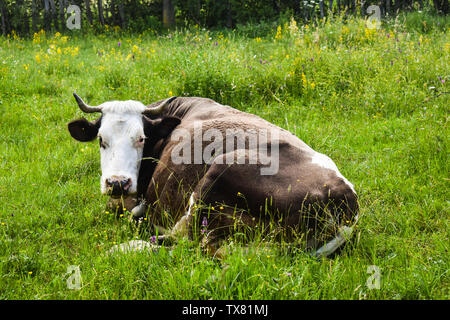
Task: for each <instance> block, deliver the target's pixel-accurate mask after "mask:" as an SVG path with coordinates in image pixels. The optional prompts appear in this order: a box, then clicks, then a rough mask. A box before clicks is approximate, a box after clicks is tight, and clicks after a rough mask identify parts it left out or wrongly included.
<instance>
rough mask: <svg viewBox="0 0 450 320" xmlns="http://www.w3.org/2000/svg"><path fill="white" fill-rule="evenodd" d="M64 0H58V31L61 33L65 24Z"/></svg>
mask: <svg viewBox="0 0 450 320" xmlns="http://www.w3.org/2000/svg"><path fill="white" fill-rule="evenodd" d="M33 1H34V0H33ZM64 9H65V6H64V0H59V30H60V31H62V30H63V29H64V26H65V25H66V24H65V19H64V18H65V15H64Z"/></svg>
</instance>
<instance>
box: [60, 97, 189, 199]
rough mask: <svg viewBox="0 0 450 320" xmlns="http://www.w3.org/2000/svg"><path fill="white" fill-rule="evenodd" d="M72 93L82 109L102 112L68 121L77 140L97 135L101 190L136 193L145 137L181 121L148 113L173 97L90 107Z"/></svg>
mask: <svg viewBox="0 0 450 320" xmlns="http://www.w3.org/2000/svg"><path fill="white" fill-rule="evenodd" d="M74 96H75V99H76V101H77V103H78V106H79V107H80V109H81V110H82V111H84V112H86V113H93V112H101V113H102V116H101V117H100V118H99V119H97V120H95V121H93V122H89V121H87V120H86V119H79V120H75V121H72V122H70V123H69V124H68V129H69V132H70V134H71V135H72V137H73V138H75V139H76V140H78V141H82V142H86V141H92V140H94V139H95V138H96V137H98V139H99V142H100V156H101V169H102V176H101V179H100V188H101V192H102V194H108V195H111V196H121V195H131V194H135V193H136V192H137V184H138V174H139V168H140V165H141V160H142V156H143V151H144V145H145V143H146V140H149V139H150V140H153V141H156V140H158V139H161V138H164V137H166V136H167V135H168V134H170V132H171V131H172V130H173V128H174V127H176V126H177V125H178V124H179V123H180V120H179V119H178V118H174V117H159V118H157V119H155V120H152V119H150V118H149V117H147V116H157V115H160V114H161V113H162V111H163V109H164V108H165V107H166V106H167V105H168V104H169V103H170V102H171V101H172V100H173V99H174V97H172V98H169V99H166V100H164V101H162V102H161V103H159V104H158V105H156V106H153V105H152V106H150V107H146V106H145V105H144V104H142V103H141V102H138V101H133V100H128V101H110V102H105V103H103V104H101V105H99V106H96V107H92V106H88V105H87V104H86V103H85V102H84V101H83V100H82V99H81V98H80V97H79V96H78V95H77V94H75V93H74Z"/></svg>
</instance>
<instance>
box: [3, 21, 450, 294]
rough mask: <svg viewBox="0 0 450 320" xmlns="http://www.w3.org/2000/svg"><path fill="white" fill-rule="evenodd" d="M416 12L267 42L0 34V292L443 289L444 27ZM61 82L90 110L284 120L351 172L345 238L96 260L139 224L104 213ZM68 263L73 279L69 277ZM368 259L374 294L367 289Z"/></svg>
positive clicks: (191, 35) (290, 29)
mask: <svg viewBox="0 0 450 320" xmlns="http://www.w3.org/2000/svg"><path fill="white" fill-rule="evenodd" d="M420 19H421V17H420V15H418V14H417V13H414V14H413V15H411V16H410V17H409V16H406V18H405V17H404V18H399V19H397V21H392V22H390V23H386V24H384V25H383V27H382V28H381V29H379V30H375V31H371V30H369V29H366V28H365V27H364V22H363V21H362V20H359V19H356V18H355V19H353V18H351V19H350V20H348V21H346V22H344V21H342V19H336V20H334V21H328V22H323V23H320V24H319V25H318V26H311V25H310V26H308V27H307V28H306V27H302V26H295V25H294V24H293V23H292V22H291V23H290V24H289V23H288V24H286V25H284V26H281V27H282V28H281V34H279V35H278V36H277V31H276V30H275V29H274V30H273V31H272V32H269V33H267V34H266V35H265V36H263V37H261V38H253V37H252V36H251V34H252V32H253V31H252V29H251V28H249V27H247V29H248V30H247V29H245V30H236V31H233V32H207V31H204V30H198V29H196V28H193V29H191V30H187V31H182V32H181V31H177V32H172V33H171V34H170V35H169V34H166V35H161V36H156V35H155V34H154V33H151V32H148V33H144V34H140V35H130V34H126V33H121V32H120V31H118V32H114V31H108V32H105V33H104V34H99V35H97V36H95V35H92V34H90V33H89V32H87V33H86V34H85V33H80V32H78V33H74V34H70V35H68V38H67V39H65V38H62V36H61V35H49V34H47V35H45V34H42V33H41V34H40V35H36V36H35V38H34V41H33V39H18V38H14V37H11V38H0V124H1V125H0V143H1V152H0V158H1V159H0V160H1V161H0V199H1V204H0V298H1V299H210V298H212V299H449V298H450V295H449V287H450V279H449V253H448V249H449V248H448V246H449V192H448V190H449V176H448V174H449V172H450V170H449V162H448V157H449V150H448V142H449V139H448V137H449V129H448V115H449V111H450V110H449V104H448V95H447V94H443V95H441V96H439V97H434V98H431V99H429V100H427V101H426V99H428V98H430V97H432V96H433V95H435V94H436V93H439V92H446V91H449V87H448V83H449V81H450V78H449V69H448V65H449V53H450V43H449V38H448V35H447V31H448V30H449V23H448V18H444V19H443V18H440V19H439V20H438V21H439V24H436V25H435V26H433V21H434V20H433V18H432V17H429V16H426V17H424V18H423V19H424V20H426V21H427V27H426V28H425V29H424V28H421V27H420V23H418V21H421V20H420ZM422 26H423V24H422ZM119 41H120V42H121V45H120V47H119V45H118V42H119ZM52 46H53V47H52ZM77 48H78V49H77ZM133 55H134V57H133ZM442 80H443V81H442ZM430 87H434V88H435V89H430ZM73 91H76V92H77V93H78V94H79V95H80V96H82V97H83V98H84V99H85V100H86V101H87V102H88V103H91V104H99V103H101V102H104V101H108V100H113V99H124V100H125V99H135V100H140V101H143V102H144V103H150V102H153V101H155V100H158V99H162V98H164V97H167V96H170V95H179V96H188V95H197V96H204V97H210V98H213V99H215V100H217V101H218V102H221V103H224V104H229V105H231V106H233V107H235V108H238V109H240V110H244V111H248V112H251V113H254V114H257V115H259V116H261V117H263V118H265V119H267V120H269V121H271V122H273V123H275V124H277V125H279V126H281V127H283V128H286V129H288V130H290V131H291V132H293V133H295V134H296V135H297V136H298V137H300V138H301V139H302V140H303V141H305V142H306V143H307V144H309V145H310V146H311V147H313V148H314V149H315V150H317V151H320V152H322V153H325V154H327V155H329V156H330V157H331V158H332V159H333V160H334V161H335V162H336V164H337V166H338V167H339V168H340V170H341V172H342V173H343V174H344V176H346V177H347V178H348V179H349V180H350V181H351V182H353V183H354V185H355V188H356V190H357V192H358V194H359V200H360V206H361V215H362V218H361V220H360V224H359V226H358V229H357V232H356V237H355V241H354V242H353V243H352V244H351V245H348V246H347V247H345V249H344V250H343V251H342V252H341V253H340V254H339V255H337V256H336V257H334V258H333V259H324V260H315V259H313V258H311V257H310V256H309V255H308V254H305V253H303V252H301V251H296V250H290V251H287V250H285V249H283V248H282V247H279V246H278V245H276V244H275V243H264V242H255V243H253V244H252V245H251V246H250V249H249V250H247V249H246V248H245V247H244V246H242V245H240V244H239V243H237V244H236V243H230V244H229V246H230V248H231V249H232V250H231V251H232V253H230V254H229V255H228V256H227V257H226V258H225V259H224V260H223V261H218V260H215V259H212V258H210V257H208V256H206V255H205V254H203V253H202V252H201V250H200V247H199V245H198V244H197V243H190V242H183V241H182V242H180V243H178V244H177V245H176V246H175V247H174V249H173V250H169V249H166V248H163V249H161V250H159V251H158V252H152V253H133V254H128V255H122V256H110V255H108V254H107V251H108V250H109V249H110V248H111V247H112V246H113V245H114V244H118V243H122V242H126V241H129V240H131V239H143V240H148V237H149V235H148V234H147V233H142V232H140V231H139V230H137V229H136V228H135V227H134V226H133V225H130V224H129V223H128V222H127V219H126V217H125V218H121V219H116V218H113V217H112V216H111V214H106V213H105V203H106V199H105V198H104V197H102V196H100V192H99V177H100V164H99V152H98V144H97V143H88V144H82V143H78V142H76V141H74V140H73V139H72V138H71V137H70V135H69V133H68V131H67V127H66V124H67V122H69V121H70V120H72V119H75V118H77V117H81V116H85V115H83V114H82V112H81V111H80V110H79V109H78V107H77V106H76V103H75V101H74V99H73V97H72V92H73ZM424 101H426V102H424ZM94 117H95V116H87V118H89V119H93V118H94ZM70 265H79V266H80V270H81V276H82V287H81V289H80V290H71V289H69V288H68V287H67V285H66V280H65V278H63V276H64V274H65V273H66V270H67V268H68V267H69V266H70ZM371 265H376V266H378V267H379V268H380V270H381V278H380V279H381V282H380V289H372V290H371V289H370V288H368V286H367V284H366V281H367V279H368V278H369V276H370V274H369V273H367V268H368V267H369V266H371Z"/></svg>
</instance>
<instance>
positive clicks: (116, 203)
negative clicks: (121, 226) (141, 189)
mask: <svg viewBox="0 0 450 320" xmlns="http://www.w3.org/2000/svg"><path fill="white" fill-rule="evenodd" d="M137 204H138V199H137V198H136V197H131V196H129V197H120V198H109V200H108V202H107V204H106V211H108V212H111V213H114V214H115V215H116V216H117V217H120V216H121V215H125V214H126V212H132V210H133V209H134V208H135V207H136V206H137Z"/></svg>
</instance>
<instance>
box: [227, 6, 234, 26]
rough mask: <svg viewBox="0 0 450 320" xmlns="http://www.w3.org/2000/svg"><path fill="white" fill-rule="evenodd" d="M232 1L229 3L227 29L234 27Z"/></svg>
mask: <svg viewBox="0 0 450 320" xmlns="http://www.w3.org/2000/svg"><path fill="white" fill-rule="evenodd" d="M231 10H232V8H231V0H228V3H227V28H231V27H233V13H232V12H231Z"/></svg>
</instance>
